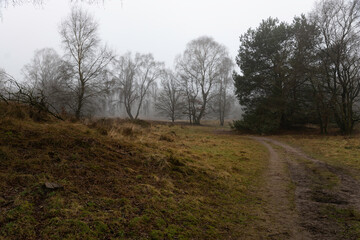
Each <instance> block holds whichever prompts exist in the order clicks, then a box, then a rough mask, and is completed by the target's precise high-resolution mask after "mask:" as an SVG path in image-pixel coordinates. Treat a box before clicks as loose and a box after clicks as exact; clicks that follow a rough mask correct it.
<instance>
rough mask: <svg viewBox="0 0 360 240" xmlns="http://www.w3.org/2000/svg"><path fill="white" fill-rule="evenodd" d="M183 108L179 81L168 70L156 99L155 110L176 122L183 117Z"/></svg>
mask: <svg viewBox="0 0 360 240" xmlns="http://www.w3.org/2000/svg"><path fill="white" fill-rule="evenodd" d="M183 108H184V102H183V95H182V94H181V90H180V84H179V81H178V80H177V78H176V77H175V75H174V73H172V72H171V70H167V71H166V72H165V73H164V74H163V76H162V79H161V90H160V93H159V95H158V96H157V98H156V103H155V109H156V110H157V111H158V112H159V113H160V114H161V115H163V116H166V117H167V118H169V119H171V121H172V122H174V121H175V120H176V119H177V118H179V117H180V116H181V115H182V113H183Z"/></svg>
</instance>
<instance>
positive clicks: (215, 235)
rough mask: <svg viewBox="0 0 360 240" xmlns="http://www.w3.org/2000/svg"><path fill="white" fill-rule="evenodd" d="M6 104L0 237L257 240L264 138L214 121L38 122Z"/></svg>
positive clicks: (0, 143) (1, 122)
mask: <svg viewBox="0 0 360 240" xmlns="http://www.w3.org/2000/svg"><path fill="white" fill-rule="evenodd" d="M0 107H1V108H0V116H2V118H1V119H0V239H175V238H177V239H239V238H244V236H245V237H246V238H249V239H251V238H253V239H256V238H258V236H260V235H259V234H260V233H257V232H256V231H257V229H256V223H257V217H256V215H255V213H256V212H258V211H259V208H260V207H261V202H259V201H260V200H259V199H258V196H257V195H256V194H255V193H254V192H255V189H256V188H257V187H258V186H259V185H260V184H261V181H262V179H261V177H260V176H261V173H262V171H263V169H264V168H265V167H266V164H267V160H266V159H267V156H266V151H263V150H264V149H263V147H262V146H260V145H259V144H257V143H254V142H252V141H249V140H247V139H246V138H243V137H241V136H236V135H224V134H215V133H214V128H212V127H191V126H180V125H170V124H158V123H148V122H143V121H137V122H129V121H124V120H108V119H103V120H99V121H97V122H94V123H87V125H84V124H80V123H71V122H59V121H56V120H51V121H50V120H47V121H42V122H38V121H34V120H33V119H32V118H30V117H29V115H28V112H27V111H24V112H23V114H19V115H18V114H10V113H9V112H11V111H13V110H11V107H6V106H5V107H3V106H0ZM19 109H20V111H23V110H22V109H23V108H22V107H19ZM14 111H15V110H14ZM16 111H17V110H16ZM16 111H15V112H16ZM20 115H21V116H20ZM169 139H171V140H170V141H168V140H169ZM45 182H57V183H60V184H61V185H63V186H64V189H63V190H59V191H49V190H47V189H45V188H44V187H43V185H44V183H45Z"/></svg>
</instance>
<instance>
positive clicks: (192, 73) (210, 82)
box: [176, 37, 228, 124]
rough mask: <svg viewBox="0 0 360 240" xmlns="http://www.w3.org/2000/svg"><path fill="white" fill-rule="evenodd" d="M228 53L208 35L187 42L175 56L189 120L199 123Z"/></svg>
mask: <svg viewBox="0 0 360 240" xmlns="http://www.w3.org/2000/svg"><path fill="white" fill-rule="evenodd" d="M227 56H228V53H227V50H226V48H225V47H224V46H222V45H220V44H219V43H217V42H215V41H214V40H213V39H212V38H210V37H200V38H197V39H195V40H193V41H191V42H190V43H188V45H187V47H186V50H185V51H184V53H183V54H182V55H181V56H180V57H178V58H177V63H176V69H177V71H178V74H179V76H180V79H181V81H182V85H183V91H184V92H185V95H186V96H187V100H188V104H187V105H188V114H189V115H190V116H189V118H190V122H192V123H194V124H200V121H201V119H202V118H203V117H204V116H205V114H206V113H207V109H208V102H209V101H210V100H211V98H213V97H214V94H213V89H214V85H215V84H216V81H217V80H218V78H219V77H220V74H221V63H222V61H223V59H224V58H226V57H227Z"/></svg>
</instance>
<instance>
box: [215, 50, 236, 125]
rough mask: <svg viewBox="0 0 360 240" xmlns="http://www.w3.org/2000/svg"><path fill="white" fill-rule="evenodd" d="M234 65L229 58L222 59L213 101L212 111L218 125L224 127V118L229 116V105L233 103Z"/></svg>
mask: <svg viewBox="0 0 360 240" xmlns="http://www.w3.org/2000/svg"><path fill="white" fill-rule="evenodd" d="M233 69H234V63H233V61H232V60H231V59H230V58H228V57H227V58H224V59H223V61H222V63H221V67H220V75H219V79H218V81H217V84H216V91H217V96H216V97H215V101H214V110H215V112H216V113H217V114H218V118H219V121H220V125H221V126H224V122H225V117H226V116H227V115H228V114H229V112H230V109H231V105H232V104H233V102H234V88H233V85H234V84H233V81H232V80H233V79H232V73H233Z"/></svg>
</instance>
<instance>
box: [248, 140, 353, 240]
mask: <svg viewBox="0 0 360 240" xmlns="http://www.w3.org/2000/svg"><path fill="white" fill-rule="evenodd" d="M252 139H253V140H256V141H258V142H260V143H261V144H263V145H264V146H265V147H266V148H267V149H268V151H269V153H270V159H269V169H268V171H267V173H266V174H265V179H266V180H267V186H266V189H265V196H264V197H265V198H266V199H269V200H268V205H269V206H268V208H269V209H271V210H270V211H269V212H268V213H267V214H269V215H270V218H273V219H274V225H272V226H271V228H272V229H273V230H272V231H278V230H277V229H279V228H278V227H276V225H280V226H281V225H282V226H283V229H285V233H286V234H288V235H289V237H288V239H329V240H331V239H359V238H360V236H359V235H358V233H357V232H356V233H353V232H351V226H350V225H349V224H347V223H345V224H344V223H341V224H340V223H339V221H338V220H337V219H336V217H331V215H332V214H334V216H335V215H336V211H337V210H336V211H335V209H340V211H341V210H344V211H350V212H351V211H352V209H355V210H357V211H359V212H360V188H359V182H358V181H356V180H355V179H354V178H352V177H351V176H349V175H348V174H347V173H346V171H344V170H343V169H339V168H335V167H333V166H330V165H328V164H326V163H324V162H322V161H319V160H317V159H314V158H312V157H310V156H308V155H307V154H305V153H304V152H302V151H300V150H299V149H296V148H294V147H291V146H289V145H287V144H284V143H282V142H279V141H276V140H273V139H270V138H264V137H252ZM273 146H277V147H280V148H279V149H276V150H275V149H274V147H273ZM279 153H280V154H279ZM286 169H287V171H286ZM323 173H326V174H323ZM322 174H323V175H324V176H323V175H322ZM329 176H333V178H332V179H334V178H336V179H337V180H338V181H337V184H335V186H334V187H326V186H327V185H329V184H328V183H329V181H330V180H329V179H330V177H329ZM289 184H293V185H294V192H293V193H291V192H289ZM291 194H292V195H293V198H294V200H293V202H294V203H295V209H292V208H291V204H292V203H291V201H290V200H289V196H291ZM279 205H282V206H279ZM350 215H351V214H350ZM350 217H351V216H350ZM274 229H275V230H274ZM284 237H285V235H284V234H283V236H281V235H278V236H275V237H274V238H273V239H285V238H284Z"/></svg>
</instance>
